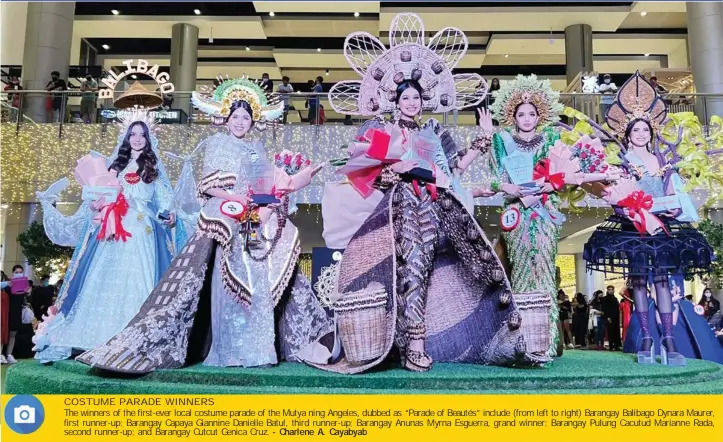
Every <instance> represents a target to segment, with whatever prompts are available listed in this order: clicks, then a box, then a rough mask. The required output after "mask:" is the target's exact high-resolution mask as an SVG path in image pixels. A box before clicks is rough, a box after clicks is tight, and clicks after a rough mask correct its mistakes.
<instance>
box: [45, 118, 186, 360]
mask: <svg viewBox="0 0 723 442" xmlns="http://www.w3.org/2000/svg"><path fill="white" fill-rule="evenodd" d="M155 124H156V121H155V119H154V118H153V117H151V116H150V115H149V114H148V112H147V111H146V110H143V109H138V108H136V109H132V110H130V111H128V112H126V113H125V114H124V115H123V116H122V119H121V125H122V126H121V130H120V134H119V137H118V143H117V145H116V148H115V150H114V151H113V153H112V154H111V156H110V158H108V159H105V158H104V159H105V160H106V165H107V168H108V169H107V170H108V172H109V173H110V175H111V176H115V177H117V180H118V183H119V184H120V189H119V191H120V192H119V194H118V196H117V198H116V199H115V201H112V202H111V201H106V199H105V198H100V199H96V200H94V201H89V200H86V201H84V202H83V204H82V205H81V206H80V208H79V209H78V210H77V211H76V213H75V214H74V215H71V216H64V215H63V214H61V213H60V212H59V211H58V209H57V208H56V207H55V206H54V203H55V202H56V201H57V200H58V197H57V193H56V192H58V191H61V189H60V186H59V185H53V186H51V190H49V191H46V192H39V193H38V199H39V201H40V202H41V204H42V207H43V226H44V227H45V231H46V233H47V235H48V237H49V238H50V240H51V241H53V242H54V243H55V244H58V245H62V246H74V247H75V253H74V254H73V258H72V259H71V262H70V264H69V266H68V271H67V273H66V276H65V281H64V283H63V284H62V286H61V288H60V292H59V294H58V299H57V300H56V302H55V304H54V305H53V306H52V307H50V308H49V309H48V314H47V315H45V316H44V317H43V322H42V323H40V324H39V325H38V328H37V330H36V334H35V337H34V339H33V341H34V342H35V350H36V355H35V358H36V359H38V360H40V361H41V362H51V361H57V360H60V359H67V358H69V357H71V356H72V355H73V353H74V352H77V351H84V350H88V349H91V348H94V347H96V346H98V345H100V344H102V343H104V342H105V341H107V340H108V339H109V338H110V337H112V336H113V335H115V334H116V333H118V332H119V331H120V330H122V329H123V327H125V326H126V325H127V324H128V322H129V321H130V320H131V319H132V318H133V317H134V316H135V315H136V313H138V309H139V308H140V307H141V305H143V302H144V301H145V300H146V298H148V295H149V294H150V293H151V290H152V289H153V287H154V286H155V285H156V283H157V282H158V281H159V279H160V277H161V275H163V272H164V271H165V270H166V268H167V267H168V265H169V263H170V261H171V259H172V257H173V255H174V254H175V252H176V250H178V249H181V248H182V247H183V244H184V241H185V238H186V232H185V228H184V225H183V223H178V224H176V213H175V209H174V207H175V204H174V201H173V188H172V187H171V184H170V181H169V180H168V176H167V175H166V172H165V167H164V165H163V163H162V162H161V157H160V154H159V151H158V140H157V139H156V137H155V134H154V133H153V132H152V129H153V127H154V125H155ZM66 185H67V183H66ZM43 281H44V282H45V281H47V279H44V280H43ZM45 289H50V287H47V288H43V290H44V292H45ZM47 292H48V293H47V295H44V297H43V299H42V302H40V303H39V305H38V307H39V309H40V307H42V305H45V302H46V300H47V296H51V297H52V290H47ZM51 299H52V298H51Z"/></svg>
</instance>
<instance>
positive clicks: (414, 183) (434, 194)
mask: <svg viewBox="0 0 723 442" xmlns="http://www.w3.org/2000/svg"><path fill="white" fill-rule="evenodd" d="M412 187H413V188H414V193H416V194H417V196H418V197H421V196H422V189H421V188H420V187H419V181H417V180H413V181H412ZM425 187H426V188H427V190H428V191H429V193H430V194H431V195H432V201H437V186H436V185H434V184H431V183H429V184H427V185H425Z"/></svg>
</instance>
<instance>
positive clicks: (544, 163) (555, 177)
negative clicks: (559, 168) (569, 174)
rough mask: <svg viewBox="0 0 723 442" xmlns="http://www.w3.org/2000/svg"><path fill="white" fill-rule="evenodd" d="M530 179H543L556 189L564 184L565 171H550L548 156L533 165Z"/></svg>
mask: <svg viewBox="0 0 723 442" xmlns="http://www.w3.org/2000/svg"><path fill="white" fill-rule="evenodd" d="M532 179H533V180H539V179H543V180H545V182H546V183H550V184H552V188H553V189H555V191H558V190H560V189H562V188H563V186H565V173H564V172H558V173H552V174H551V173H550V160H549V159H548V158H546V159H544V160H541V161H540V162H538V163H537V164H536V165H535V168H534V169H533V171H532Z"/></svg>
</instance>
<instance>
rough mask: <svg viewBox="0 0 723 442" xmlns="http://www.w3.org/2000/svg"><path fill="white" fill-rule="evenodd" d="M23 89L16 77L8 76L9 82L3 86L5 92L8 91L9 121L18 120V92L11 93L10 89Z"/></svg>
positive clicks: (14, 121)
mask: <svg viewBox="0 0 723 442" xmlns="http://www.w3.org/2000/svg"><path fill="white" fill-rule="evenodd" d="M21 90H23V87H22V86H20V80H19V79H18V77H15V76H13V77H11V78H10V84H8V85H7V86H5V92H7V93H8V98H7V99H8V101H10V103H11V106H12V107H11V108H10V122H11V123H16V122H17V120H18V115H20V112H19V110H20V94H13V93H12V91H21Z"/></svg>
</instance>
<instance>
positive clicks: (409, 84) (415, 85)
mask: <svg viewBox="0 0 723 442" xmlns="http://www.w3.org/2000/svg"><path fill="white" fill-rule="evenodd" d="M409 88H412V89H414V90H416V91H417V92H419V100H420V101H421V100H422V92H424V89H422V85H421V84H419V82H418V81H415V80H406V81H404V82H402V83H400V84H399V86H397V97H396V98H395V99H394V104H399V99H400V98H401V97H402V93H403V92H404V91H406V90H407V89H409Z"/></svg>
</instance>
